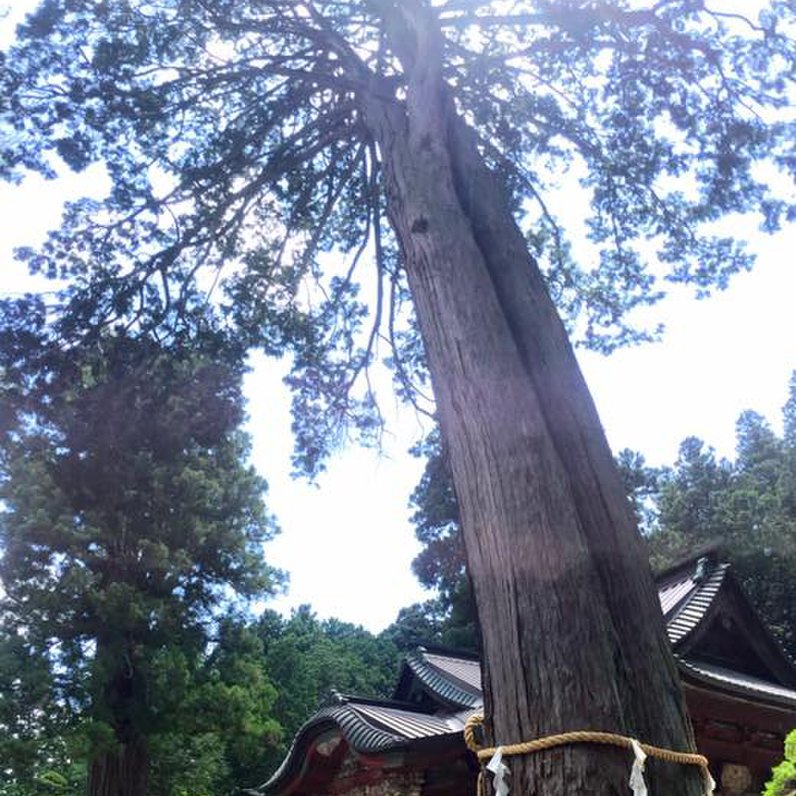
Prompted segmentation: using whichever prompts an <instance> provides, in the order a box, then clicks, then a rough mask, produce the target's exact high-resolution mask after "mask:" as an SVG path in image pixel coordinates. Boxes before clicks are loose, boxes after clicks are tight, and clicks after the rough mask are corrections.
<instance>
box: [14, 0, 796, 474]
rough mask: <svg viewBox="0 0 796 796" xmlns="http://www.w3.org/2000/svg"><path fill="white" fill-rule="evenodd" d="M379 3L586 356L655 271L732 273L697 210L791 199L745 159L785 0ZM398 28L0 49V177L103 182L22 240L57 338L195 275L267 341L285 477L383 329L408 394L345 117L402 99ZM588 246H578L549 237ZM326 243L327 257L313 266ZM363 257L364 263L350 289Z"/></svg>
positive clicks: (132, 19) (374, 8)
mask: <svg viewBox="0 0 796 796" xmlns="http://www.w3.org/2000/svg"><path fill="white" fill-rule="evenodd" d="M404 5H405V6H406V8H405V9H404V11H403V12H402V13H404V14H409V16H411V17H412V18H415V17H416V18H417V19H418V20H420V19H424V20H425V22H427V23H428V25H429V29H430V30H431V29H433V30H434V31H438V35H437V38H436V39H435V42H434V47H435V48H436V50H438V52H436V54H435V57H438V58H439V67H440V69H441V70H442V74H443V77H444V80H445V85H446V87H447V89H446V90H447V91H448V93H449V94H450V97H451V100H452V101H453V102H455V104H456V108H457V111H458V113H459V114H460V115H461V117H462V118H464V119H466V120H467V123H468V125H469V127H470V130H471V133H472V135H473V136H474V139H473V141H474V144H475V145H476V146H477V147H478V149H479V151H480V152H481V155H482V157H483V158H484V159H485V160H486V162H487V163H488V164H489V165H490V166H491V167H492V169H493V170H494V171H495V172H496V173H497V174H499V175H500V178H501V180H502V181H503V183H504V184H505V186H506V187H507V189H508V190H509V191H510V194H511V202H512V206H513V208H514V210H515V211H516V212H518V213H519V214H521V215H522V217H524V218H525V223H524V229H525V231H526V235H527V238H528V245H529V246H530V248H531V249H532V251H533V252H534V254H535V255H536V256H537V258H538V259H539V261H540V263H541V265H542V267H543V269H544V272H545V274H546V279H547V284H548V288H549V289H550V291H551V293H552V295H553V297H554V299H555V300H556V303H557V305H558V306H559V308H560V310H561V311H562V312H563V313H564V314H565V316H566V317H567V318H568V319H569V322H570V324H571V327H572V329H573V330H574V331H575V333H576V335H577V336H578V337H579V338H580V339H581V340H583V341H585V342H586V343H587V344H589V345H593V346H597V347H602V348H610V347H611V346H613V345H615V344H618V343H621V342H626V341H628V340H633V339H638V338H639V337H645V336H647V335H648V334H649V333H650V330H648V329H638V328H635V327H634V326H633V321H632V318H631V317H629V316H628V312H629V310H631V309H632V308H633V307H635V306H637V305H639V304H645V303H650V302H654V301H656V300H657V299H659V298H660V297H661V296H662V295H663V293H664V291H665V285H666V283H667V282H669V283H688V284H692V285H694V286H695V287H696V289H697V291H698V292H700V293H706V292H709V291H710V290H711V289H713V288H715V287H722V286H724V285H725V284H726V282H727V279H728V278H729V277H730V275H731V274H732V273H734V272H736V271H738V270H740V269H743V268H747V267H748V266H749V265H750V263H751V256H750V255H749V253H747V252H745V250H744V248H743V244H742V243H740V242H737V241H733V240H732V239H731V238H729V237H727V236H725V235H723V234H721V233H720V232H718V231H717V228H716V227H715V225H712V222H714V221H716V220H717V219H720V218H721V217H722V216H724V215H725V214H727V213H733V212H745V211H754V212H757V213H758V214H759V215H760V219H761V224H762V226H763V228H764V229H766V230H769V231H771V230H775V229H777V228H778V227H779V225H780V223H781V221H782V220H783V218H784V217H786V216H788V215H789V214H790V212H791V211H790V210H789V209H788V206H787V203H786V201H785V200H784V199H783V198H782V197H778V196H777V195H776V191H772V190H771V187H770V184H769V183H768V182H767V180H766V176H767V174H768V173H767V172H765V171H764V170H761V169H760V168H759V164H761V163H762V162H769V163H773V164H775V165H776V166H779V167H780V168H783V169H786V170H787V169H789V168H792V167H793V163H792V159H790V158H789V156H788V151H789V142H790V140H791V139H792V134H791V132H790V128H789V127H788V125H787V124H786V122H785V121H784V120H781V119H780V118H779V117H778V115H777V109H780V108H782V107H784V106H785V105H786V104H787V101H788V87H789V77H788V76H789V74H790V73H789V69H790V65H791V63H792V57H793V38H792V37H791V36H790V35H789V33H790V28H789V27H788V26H789V25H790V24H791V23H792V19H791V17H790V14H791V11H790V10H789V6H788V4H787V3H784V2H774V3H772V4H771V5H770V6H769V7H768V8H766V9H765V10H763V11H761V12H760V15H759V17H757V18H754V17H752V16H749V17H747V16H744V15H743V14H738V13H733V12H729V11H722V10H721V9H720V8H718V7H717V8H715V9H714V8H708V7H707V6H706V4H704V3H703V2H699V1H698V2H694V0H668V1H667V2H660V3H656V4H654V5H653V6H650V7H636V6H633V5H625V4H623V3H615V2H603V1H602V0H601V2H597V3H582V2H574V1H573V2H564V3H561V2H555V3H551V2H546V1H545V2H541V1H540V2H524V3H520V4H514V6H513V7H512V10H511V12H505V10H503V9H500V8H498V6H497V5H496V4H494V3H490V2H475V1H474V0H469V1H468V2H456V1H452V0H449V2H440V3H434V4H428V5H427V4H425V3H414V2H413V3H411V4H404ZM410 6H411V14H410V13H409V7H410ZM410 27H411V22H410V21H407V19H404V18H403V17H402V15H401V13H398V10H397V7H396V6H395V5H394V4H392V3H390V2H387V1H386V0H370V1H369V2H358V3H351V4H340V3H338V2H314V3H313V2H300V1H299V0H281V2H270V1H269V2H260V1H259V0H258V2H251V3H246V4H238V3H230V2H224V3H218V2H213V3H210V2H203V1H202V0H170V1H169V2H166V3H160V4H157V5H152V4H150V3H146V2H138V1H137V0H124V2H118V3H113V4H108V3H106V4H99V5H98V4H96V3H93V2H87V0H86V1H85V2H79V1H78V0H69V1H68V2H67V1H66V0H46V1H45V2H43V3H42V4H41V6H40V8H39V9H38V11H36V12H35V13H34V14H32V15H31V16H30V17H29V18H28V20H27V21H26V22H25V23H24V24H23V25H21V26H20V27H19V30H18V41H17V43H16V44H15V45H14V46H12V47H11V48H10V49H9V51H8V52H7V53H5V55H4V58H3V62H2V80H3V86H4V88H5V94H6V96H7V102H6V105H5V109H4V117H3V119H4V121H3V124H4V125H5V129H6V131H7V133H8V135H7V136H6V144H5V145H4V147H3V150H2V157H3V161H2V170H1V172H0V173H2V174H3V175H4V176H5V177H6V178H8V179H12V180H16V179H20V178H21V177H22V176H23V175H24V173H25V172H26V171H28V170H31V169H32V170H36V171H39V172H40V173H42V174H44V175H46V176H48V177H53V176H55V174H56V172H57V169H58V164H59V163H66V164H67V165H68V166H69V167H70V168H71V169H73V170H77V171H80V170H82V169H85V168H86V167H87V166H88V165H89V164H90V163H93V162H97V161H99V162H102V163H104V164H105V167H106V169H107V171H108V174H109V176H110V179H111V181H112V188H111V190H110V193H109V194H108V195H107V196H106V197H100V198H99V199H91V200H88V199H87V200H83V201H78V202H76V203H73V204H72V205H70V206H69V208H68V209H67V211H66V214H65V217H64V225H63V227H62V229H61V230H59V231H57V232H53V234H52V235H51V236H50V239H49V240H48V242H47V243H46V245H45V246H44V247H42V248H41V249H39V250H37V251H32V250H28V251H24V252H23V253H22V256H23V258H24V259H25V260H26V261H27V262H28V263H29V265H30V267H31V269H32V270H33V271H34V272H37V273H43V274H46V275H49V276H62V277H66V278H68V279H69V280H70V287H69V288H68V291H67V292H68V301H67V306H68V308H69V309H68V314H69V317H70V318H71V319H72V325H71V326H69V328H68V329H67V330H64V333H67V331H69V330H71V333H72V334H75V333H77V330H79V329H82V328H84V327H85V326H86V325H88V326H92V325H95V324H97V323H103V322H109V321H112V320H114V319H117V318H122V317H124V318H129V317H130V316H133V317H136V318H138V319H139V320H140V321H141V322H146V323H149V324H154V325H157V324H162V323H164V322H166V323H172V324H175V323H176V324H179V322H180V318H181V317H182V316H183V315H184V314H185V303H186V299H185V295H186V294H185V292H184V290H182V289H181V287H180V286H181V285H184V284H185V282H186V280H188V281H190V279H191V278H192V277H194V276H196V275H197V274H198V273H199V272H200V271H204V272H208V273H209V274H210V276H208V277H205V278H204V281H203V282H202V285H203V289H205V290H207V291H211V290H216V287H217V286H218V285H219V284H220V285H221V286H222V289H221V290H220V291H219V290H216V292H215V295H216V298H217V299H218V301H219V302H220V303H221V304H223V305H224V306H225V312H226V314H227V320H228V321H229V323H230V324H232V325H234V327H235V328H236V330H237V332H238V333H239V334H245V335H247V337H248V339H249V340H250V341H251V342H252V343H255V344H257V345H262V346H263V347H264V348H265V349H266V350H268V351H270V352H282V351H284V350H292V351H293V353H294V361H293V362H294V365H293V375H292V377H291V378H290V380H289V383H290V386H291V388H292V389H293V390H294V393H295V402H296V409H297V413H296V420H295V423H296V432H297V442H298V454H297V457H298V458H297V463H299V465H300V466H301V467H303V468H306V469H309V470H311V471H312V470H314V469H315V468H316V467H317V466H319V465H320V462H321V460H322V458H323V452H324V451H326V450H327V449H328V446H329V445H330V444H332V443H333V441H334V440H336V439H338V434H339V429H340V424H341V423H343V424H344V423H349V422H352V421H353V422H354V424H355V425H356V424H358V425H359V428H360V431H361V432H362V433H363V434H364V435H365V436H368V435H369V434H371V433H372V431H373V424H374V423H377V422H378V415H377V412H376V411H375V409H374V405H373V400H372V398H373V396H372V395H371V394H370V389H369V387H368V385H367V384H365V385H364V386H362V387H361V388H360V389H353V390H352V387H353V386H354V384H355V382H356V381H357V376H359V375H361V374H362V373H363V371H364V370H365V369H366V367H367V365H368V364H369V363H370V362H371V361H372V359H373V357H374V355H375V354H376V352H377V348H378V344H379V341H380V339H381V338H384V339H387V340H388V341H389V344H390V346H391V351H390V359H391V361H392V362H393V364H394V366H395V369H396V374H397V377H398V382H399V388H400V389H401V390H402V391H403V392H404V393H405V394H407V393H408V394H411V395H413V396H415V397H416V398H417V396H418V390H417V389H414V388H419V390H420V392H421V393H422V392H423V384H424V383H425V381H426V376H425V370H424V364H423V356H422V348H421V346H420V343H419V340H418V338H417V335H416V332H415V331H413V326H412V324H411V323H409V325H407V323H408V321H407V320H406V317H405V316H406V311H407V307H408V293H407V284H406V281H405V274H404V273H403V271H402V268H401V265H400V259H399V257H398V251H397V249H396V241H395V238H394V236H393V234H392V232H391V230H390V229H389V228H388V227H387V225H386V224H385V223H384V222H383V220H382V214H383V213H384V210H385V204H384V201H385V200H384V186H383V182H382V181H383V170H384V169H383V167H384V156H385V155H384V152H382V151H380V147H379V144H378V141H377V140H376V136H375V134H374V130H373V127H372V125H369V121H368V120H369V116H368V112H367V107H368V103H371V102H373V101H374V100H379V101H389V102H394V103H400V102H402V101H403V100H404V97H405V95H406V90H407V81H408V80H410V77H411V75H410V68H409V66H408V64H410V63H411V57H412V56H411V51H412V50H413V48H414V47H415V46H416V45H415V44H414V43H413V42H412V36H411V35H410V31H409V28H410ZM567 173H569V174H574V175H576V177H577V179H579V186H578V189H579V190H580V191H581V192H582V195H583V198H582V207H583V217H582V218H580V219H576V221H575V223H572V219H571V216H572V214H571V213H569V212H568V211H569V206H570V204H569V201H568V200H564V201H563V202H562V197H561V195H560V192H559V190H558V188H559V186H560V185H561V184H562V181H563V182H564V184H566V175H567ZM464 178H465V179H466V177H464ZM586 239H588V240H589V241H591V243H592V244H594V248H592V249H584V248H583V247H582V246H576V247H575V249H573V245H575V243H574V242H576V241H581V240H586ZM644 240H649V241H650V243H649V245H648V246H646V247H645V246H640V243H641V242H642V241H644ZM332 249H333V250H335V251H343V252H348V253H349V256H348V258H347V259H346V260H345V262H343V261H341V260H340V259H339V258H335V259H330V258H329V257H324V256H323V255H324V253H325V252H328V251H330V250H332ZM366 250H368V251H370V252H372V253H374V254H375V258H372V257H368V258H365V257H364V256H363V252H365V251H366ZM573 251H575V252H576V254H575V255H573ZM645 252H646V253H650V252H654V255H653V256H654V257H655V263H656V265H655V266H654V267H650V266H649V264H648V263H646V262H645V257H644V254H645ZM365 259H375V261H376V265H377V273H376V275H375V276H374V277H373V278H368V279H367V280H366V284H367V286H368V291H369V293H370V294H372V295H368V296H367V297H365V298H363V297H362V295H361V293H359V292H358V289H357V283H356V280H357V274H356V273H355V269H356V268H357V266H358V263H359V262H360V260H365ZM213 274H214V275H215V276H213ZM366 314H369V318H368V319H367V320H366V318H365V315H366ZM402 318H403V320H402ZM365 327H367V329H370V332H367V329H366V328H365ZM410 388H412V389H410ZM426 394H427V392H426ZM418 400H422V399H419V398H418Z"/></svg>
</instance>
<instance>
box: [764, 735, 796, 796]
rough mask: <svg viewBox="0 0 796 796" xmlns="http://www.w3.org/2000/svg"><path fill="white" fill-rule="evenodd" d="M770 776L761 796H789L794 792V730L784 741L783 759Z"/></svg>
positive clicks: (795, 741)
mask: <svg viewBox="0 0 796 796" xmlns="http://www.w3.org/2000/svg"><path fill="white" fill-rule="evenodd" d="M771 775H772V776H771V780H770V781H769V782H767V783H766V787H765V790H764V791H763V796H791V794H792V793H793V792H794V790H796V730H793V731H792V732H790V733H789V734H788V737H787V738H786V739H785V757H784V759H783V761H782V762H781V763H780V764H779V765H778V766H776V767H775V768H774V770H773V771H772V772H771Z"/></svg>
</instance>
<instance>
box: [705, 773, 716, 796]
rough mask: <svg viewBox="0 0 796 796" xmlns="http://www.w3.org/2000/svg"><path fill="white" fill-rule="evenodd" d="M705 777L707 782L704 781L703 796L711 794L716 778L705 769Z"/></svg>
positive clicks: (714, 787) (710, 795)
mask: <svg viewBox="0 0 796 796" xmlns="http://www.w3.org/2000/svg"><path fill="white" fill-rule="evenodd" d="M705 778H706V779H707V782H706V783H705V796H713V791H714V790H716V780H715V779H713V777H712V776H711V774H710V771H708V770H707V769H705Z"/></svg>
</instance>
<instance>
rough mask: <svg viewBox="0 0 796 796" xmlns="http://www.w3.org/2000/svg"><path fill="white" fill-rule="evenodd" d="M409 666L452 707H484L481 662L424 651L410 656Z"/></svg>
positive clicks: (420, 648) (421, 650)
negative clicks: (481, 705) (482, 703)
mask: <svg viewBox="0 0 796 796" xmlns="http://www.w3.org/2000/svg"><path fill="white" fill-rule="evenodd" d="M406 665H407V666H408V667H409V668H410V669H411V670H412V672H413V673H414V675H415V676H416V677H417V678H418V680H420V681H421V682H422V683H423V684H424V685H426V686H427V687H428V688H429V690H430V691H432V692H433V693H434V694H436V695H437V696H438V697H440V698H441V699H442V700H444V701H445V702H448V703H450V704H451V705H454V706H457V707H462V708H472V707H476V706H477V705H480V704H481V702H482V697H481V665H480V664H479V662H478V661H470V660H468V659H465V658H455V657H453V656H447V655H438V654H435V653H430V652H427V651H426V650H425V649H423V648H422V647H419V648H418V649H417V650H415V651H413V652H410V653H409V654H408V655H407V656H406Z"/></svg>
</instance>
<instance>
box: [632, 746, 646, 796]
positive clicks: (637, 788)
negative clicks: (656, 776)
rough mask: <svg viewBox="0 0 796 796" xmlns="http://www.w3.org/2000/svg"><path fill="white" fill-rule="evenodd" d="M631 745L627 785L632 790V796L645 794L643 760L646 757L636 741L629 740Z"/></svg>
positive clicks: (643, 795) (644, 795)
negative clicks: (631, 762)
mask: <svg viewBox="0 0 796 796" xmlns="http://www.w3.org/2000/svg"><path fill="white" fill-rule="evenodd" d="M630 743H631V744H632V746H633V754H634V755H635V759H634V760H633V768H631V769H630V781H629V782H628V785H629V786H630V790H632V791H633V796H647V783H646V782H644V761H645V760H646V759H647V754H646V752H645V751H644V750H643V749H642V748H641V747H640V746H639V743H638V741H631V742H630Z"/></svg>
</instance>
